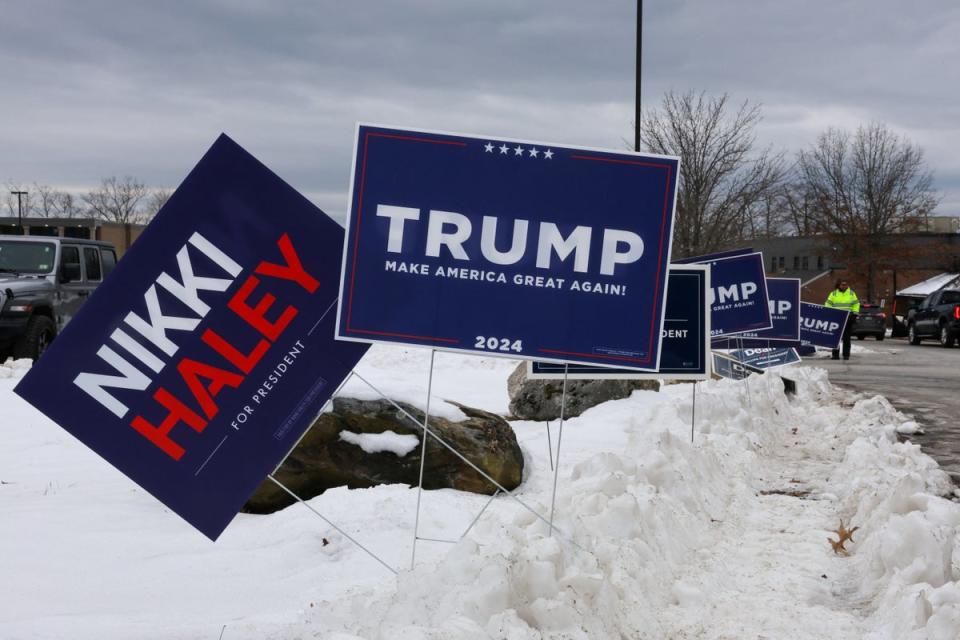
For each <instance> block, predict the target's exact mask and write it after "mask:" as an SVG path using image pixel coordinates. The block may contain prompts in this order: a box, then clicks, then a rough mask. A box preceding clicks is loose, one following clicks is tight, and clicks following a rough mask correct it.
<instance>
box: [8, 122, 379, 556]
mask: <svg viewBox="0 0 960 640" xmlns="http://www.w3.org/2000/svg"><path fill="white" fill-rule="evenodd" d="M342 243H343V231H342V229H341V228H340V226H339V225H338V224H337V223H336V222H334V221H333V220H331V219H330V218H328V217H327V216H326V215H324V213H323V212H322V211H320V210H319V209H317V208H316V207H315V206H313V205H312V204H310V202H309V201H307V200H306V199H305V198H303V197H302V196H301V195H299V194H298V193H297V192H296V191H294V190H293V188H291V187H290V186H288V185H287V184H286V183H285V182H283V181H282V180H281V179H280V178H279V177H277V176H276V175H275V174H273V173H272V172H271V171H270V170H269V169H267V168H266V167H265V166H263V165H262V164H260V163H259V162H258V161H257V160H256V159H255V158H253V156H251V155H249V154H248V153H247V152H246V151H244V150H243V149H241V148H240V147H239V146H238V145H237V144H236V143H235V142H233V141H232V140H230V139H229V138H227V137H226V136H221V137H220V138H219V139H218V140H217V141H216V142H215V143H214V145H213V146H212V147H211V148H210V150H209V151H208V152H207V153H206V155H204V157H203V158H202V159H201V160H200V162H199V164H197V166H196V167H195V168H194V169H193V171H191V172H190V175H188V176H187V178H186V179H185V180H184V182H183V184H182V185H180V187H179V188H178V189H177V191H176V193H174V194H173V196H171V198H170V200H169V201H168V202H167V204H166V205H164V207H163V209H162V210H161V211H160V213H159V214H158V215H157V217H156V218H155V219H154V221H153V222H152V223H151V224H150V226H149V227H147V229H146V230H145V231H144V232H143V234H142V235H141V237H140V238H139V239H138V240H137V241H136V243H134V244H133V246H132V247H131V248H130V250H129V251H128V252H127V253H126V255H125V256H124V257H123V259H122V260H120V262H119V263H118V264H117V267H116V268H115V269H114V271H113V272H112V273H111V275H110V277H109V278H107V280H106V281H105V282H104V283H103V284H101V285H100V286H99V287H98V288H97V290H96V291H95V292H94V293H93V295H92V296H91V298H90V300H89V301H88V302H87V303H86V304H85V305H84V306H83V308H82V309H81V310H80V312H79V313H78V314H77V315H76V316H75V317H74V318H73V320H71V321H70V323H69V324H68V325H67V326H66V328H65V330H64V331H63V333H62V334H61V335H60V336H59V337H58V338H57V339H56V340H55V341H54V342H53V344H52V345H51V346H50V348H49V349H48V350H47V352H46V353H45V354H44V355H43V357H42V358H40V359H39V361H38V362H37V363H36V364H35V365H34V367H33V369H31V370H30V372H29V373H28V374H27V375H26V376H25V377H24V379H23V380H22V381H21V382H20V384H19V385H18V386H17V388H16V392H17V393H18V394H20V395H21V396H22V397H23V398H24V399H26V400H27V401H28V402H30V403H31V404H32V405H34V406H35V407H37V408H38V409H39V410H40V411H42V412H43V413H45V414H46V415H47V416H49V417H50V418H51V419H52V420H54V421H55V422H57V423H58V424H59V425H60V426H62V427H63V428H64V429H66V430H67V431H69V432H70V433H71V434H73V435H74V436H76V437H77V438H78V439H80V440H81V441H82V442H83V443H84V444H86V445H87V446H88V447H90V448H91V449H93V450H94V451H96V452H97V453H98V454H99V455H101V456H102V457H103V458H104V459H105V460H107V461H108V462H110V463H111V464H112V465H114V466H115V467H116V468H117V469H119V470H120V471H122V472H123V473H125V474H126V475H127V476H129V477H130V478H131V479H132V480H134V481H135V482H136V483H138V484H139V485H140V486H142V487H143V488H144V489H146V490H147V491H149V492H150V493H151V494H153V495H154V496H155V497H157V498H158V499H159V500H160V501H161V502H163V503H164V504H165V505H167V506H168V507H169V508H170V509H172V510H173V511H175V512H176V513H178V514H179V515H180V516H182V517H183V518H184V519H186V520H187V521H188V522H189V523H190V524H192V525H193V526H195V527H196V528H197V529H199V530H200V531H201V532H203V533H204V534H205V535H207V536H208V537H210V538H211V539H216V538H217V536H219V535H220V533H221V532H222V531H223V530H224V529H225V528H226V526H227V525H228V524H229V522H230V521H231V520H232V519H233V517H234V516H235V515H236V513H237V512H238V511H239V510H240V508H241V506H242V505H243V504H244V502H245V501H246V500H247V498H248V497H249V496H250V495H251V494H252V493H253V492H254V490H255V489H256V488H257V487H258V486H259V485H260V483H261V482H263V480H264V479H265V477H266V476H267V474H268V473H270V472H271V471H272V470H273V469H274V468H275V467H276V466H277V465H278V464H279V463H280V461H281V460H282V459H283V457H284V456H285V455H286V454H287V453H288V452H289V451H290V450H291V449H292V447H293V445H294V444H295V443H296V442H297V440H298V439H299V438H300V436H301V435H302V434H303V432H304V431H305V430H306V428H307V427H308V426H309V425H310V423H311V422H312V421H313V419H314V418H315V416H316V414H317V412H318V411H319V410H320V408H321V406H322V405H323V403H324V402H325V401H326V400H327V399H328V398H329V397H330V395H331V394H332V393H333V392H334V390H335V389H336V388H337V386H338V385H339V384H340V382H341V381H342V380H343V379H344V378H345V377H346V375H347V374H348V373H349V372H350V370H351V369H352V368H353V366H354V364H355V363H356V362H357V360H359V358H360V357H361V356H362V355H363V353H364V352H365V351H366V349H367V347H366V346H365V345H358V344H350V343H342V342H335V341H334V339H333V334H334V318H335V314H334V313H333V309H334V307H335V306H336V303H337V296H338V287H337V284H338V283H337V275H338V273H339V266H340V254H341V251H342Z"/></svg>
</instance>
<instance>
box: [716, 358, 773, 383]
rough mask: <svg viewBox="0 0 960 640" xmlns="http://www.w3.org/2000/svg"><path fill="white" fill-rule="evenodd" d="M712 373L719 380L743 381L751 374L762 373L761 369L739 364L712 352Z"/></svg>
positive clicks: (734, 360)
mask: <svg viewBox="0 0 960 640" xmlns="http://www.w3.org/2000/svg"><path fill="white" fill-rule="evenodd" d="M713 372H714V373H715V374H717V375H718V376H720V377H721V378H730V379H731V380H743V379H744V378H746V377H747V376H749V375H750V374H753V373H763V369H761V368H759V367H755V366H753V365H749V364H746V363H744V362H740V361H739V360H736V359H734V358H732V357H731V356H728V355H725V354H722V353H717V352H716V351H714V352H713Z"/></svg>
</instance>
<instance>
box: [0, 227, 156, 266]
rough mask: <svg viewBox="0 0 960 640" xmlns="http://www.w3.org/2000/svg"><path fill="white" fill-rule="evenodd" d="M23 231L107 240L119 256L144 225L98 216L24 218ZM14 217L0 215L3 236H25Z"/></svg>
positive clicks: (41, 234)
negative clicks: (108, 220) (111, 220)
mask: <svg viewBox="0 0 960 640" xmlns="http://www.w3.org/2000/svg"><path fill="white" fill-rule="evenodd" d="M22 225H23V231H22V234H26V235H32V236H59V237H61V238H85V239H87V240H105V241H107V242H111V243H113V246H115V247H116V248H117V257H118V258H119V257H120V256H122V255H123V254H124V253H126V251H127V249H129V248H130V245H131V244H133V241H134V240H136V239H137V238H139V237H140V234H141V233H142V232H143V230H144V228H145V225H142V224H131V223H126V224H125V223H122V222H105V221H103V220H98V219H96V218H24V219H23V221H22ZM22 234H21V229H20V222H19V221H18V219H17V218H15V217H0V235H22Z"/></svg>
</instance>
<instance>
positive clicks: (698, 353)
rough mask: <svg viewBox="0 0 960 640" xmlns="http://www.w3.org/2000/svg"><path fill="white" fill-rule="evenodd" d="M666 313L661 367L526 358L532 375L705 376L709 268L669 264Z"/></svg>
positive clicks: (707, 368) (580, 377) (707, 372)
mask: <svg viewBox="0 0 960 640" xmlns="http://www.w3.org/2000/svg"><path fill="white" fill-rule="evenodd" d="M668 278H669V280H668V281H667V282H668V284H669V287H668V291H667V317H666V320H665V321H664V325H663V333H662V340H663V341H662V343H661V346H660V349H661V354H660V369H659V370H658V371H656V372H650V373H642V372H638V371H634V370H631V369H619V368H612V367H597V366H591V365H586V364H570V365H564V364H560V363H555V362H533V361H531V362H528V363H527V375H528V376H529V377H530V378H532V379H535V380H537V379H539V380H558V379H563V377H564V373H565V368H567V367H568V369H566V375H567V377H568V378H569V379H570V380H596V379H599V378H607V379H615V380H642V379H656V378H667V379H671V380H706V379H707V378H709V377H710V361H711V358H710V314H709V313H707V291H709V289H710V270H709V269H708V268H707V267H706V266H704V265H688V266H679V265H671V266H670V273H669V276H668Z"/></svg>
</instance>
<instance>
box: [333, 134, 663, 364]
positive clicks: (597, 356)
mask: <svg viewBox="0 0 960 640" xmlns="http://www.w3.org/2000/svg"><path fill="white" fill-rule="evenodd" d="M371 136H373V137H379V138H389V139H393V140H405V141H409V142H423V143H428V144H442V145H450V146H457V147H466V146H468V145H467V143H466V142H460V141H456V140H437V139H433V138H423V137H416V136H404V135H398V134H389V133H378V132H374V131H368V132H366V133H365V134H364V138H363V162H362V163H361V167H360V193H359V194H358V199H357V221H356V224H355V225H354V237H353V261H352V264H351V267H350V289H349V292H348V297H347V322H346V330H347V332H349V333H365V334H370V335H381V336H393V337H396V338H406V339H411V340H428V341H431V342H444V343H450V344H458V343H459V342H460V340H459V339H457V338H439V337H435V336H420V335H411V334H406V333H396V332H390V331H373V330H367V329H355V328H354V327H353V326H352V324H351V322H352V315H353V292H354V287H355V280H356V272H357V257H358V254H359V247H360V228H361V220H362V216H363V194H364V190H365V185H366V175H367V157H368V143H369V141H370V137H371ZM570 158H571V159H572V160H592V161H596V162H610V163H614V164H628V165H634V166H639V167H650V168H656V169H666V181H665V185H664V190H663V212H662V216H661V220H660V242H659V247H658V253H657V257H658V263H659V264H663V252H664V240H665V235H666V225H667V213H668V211H667V210H668V207H669V203H670V181H671V179H672V178H673V167H672V166H671V165H670V164H663V163H656V162H644V161H639V160H623V159H618V158H607V157H603V156H590V155H580V154H577V155H571V156H570ZM661 284H662V283H661V277H660V271H658V272H657V280H656V283H655V286H654V290H655V298H654V304H653V309H652V310H651V329H652V330H651V332H650V337H649V340H648V343H647V357H646V358H633V357H630V356H617V355H606V354H597V353H579V352H575V351H563V350H559V349H548V348H545V347H539V348H538V349H537V350H538V351H540V352H542V353H551V354H558V355H570V356H579V357H584V358H592V359H602V360H619V361H625V362H635V363H640V364H645V363H649V362H650V361H651V360H652V359H653V353H652V352H653V339H654V337H655V334H656V330H655V328H656V309H657V303H658V302H659V300H660V297H661V295H662V290H661Z"/></svg>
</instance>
